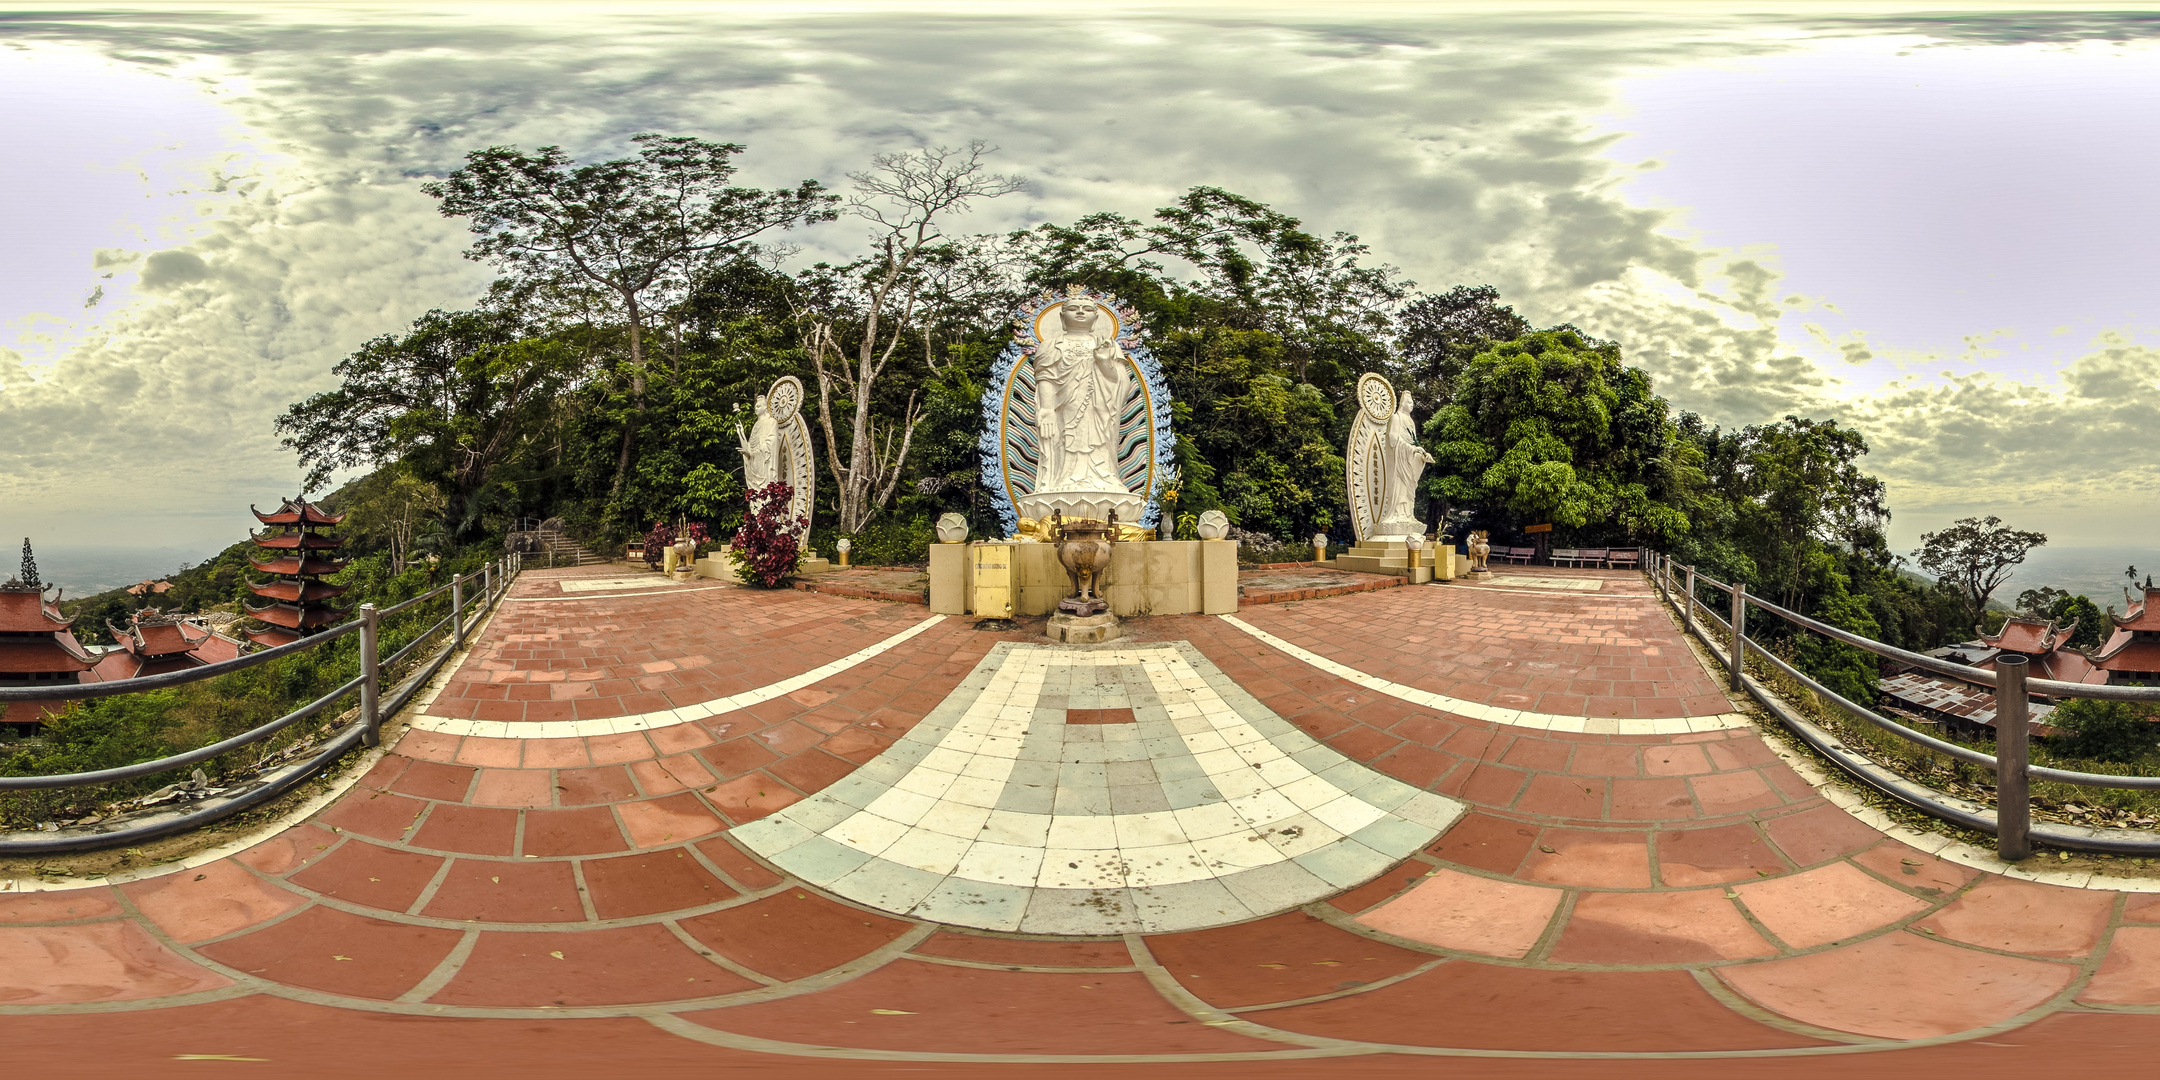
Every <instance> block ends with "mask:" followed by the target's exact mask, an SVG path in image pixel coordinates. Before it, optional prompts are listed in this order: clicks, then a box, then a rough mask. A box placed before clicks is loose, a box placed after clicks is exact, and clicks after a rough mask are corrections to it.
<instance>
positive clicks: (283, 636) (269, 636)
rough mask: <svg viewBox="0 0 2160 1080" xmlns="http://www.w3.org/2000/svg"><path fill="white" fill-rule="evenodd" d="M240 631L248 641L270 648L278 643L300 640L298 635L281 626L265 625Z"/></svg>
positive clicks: (278, 644) (285, 643)
mask: <svg viewBox="0 0 2160 1080" xmlns="http://www.w3.org/2000/svg"><path fill="white" fill-rule="evenodd" d="M241 632H242V633H244V634H246V635H247V638H248V640H249V641H252V642H254V643H255V644H257V645H262V646H265V647H267V648H272V649H274V648H277V647H278V646H280V645H290V644H292V643H293V642H295V641H298V640H300V635H298V634H295V633H293V632H292V631H290V630H287V629H285V628H284V627H282V626H265V627H263V628H262V629H260V630H243V631H241Z"/></svg>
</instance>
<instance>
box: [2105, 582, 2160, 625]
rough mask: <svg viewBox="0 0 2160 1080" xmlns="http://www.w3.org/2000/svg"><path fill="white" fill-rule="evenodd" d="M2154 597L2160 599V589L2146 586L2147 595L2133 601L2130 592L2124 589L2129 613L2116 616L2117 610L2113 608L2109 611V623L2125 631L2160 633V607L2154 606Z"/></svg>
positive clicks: (2125, 604)
mask: <svg viewBox="0 0 2160 1080" xmlns="http://www.w3.org/2000/svg"><path fill="white" fill-rule="evenodd" d="M2154 597H2160V588H2155V587H2154V586H2152V585H2150V584H2147V585H2146V586H2145V594H2144V595H2143V596H2142V597H2139V598H2138V599H2136V600H2132V599H2131V597H2130V590H2128V589H2124V590H2123V603H2124V606H2125V607H2127V608H2128V609H2129V611H2128V612H2127V613H2125V614H2122V615H2117V614H2115V609H2114V608H2112V607H2111V608H2109V609H2108V619H2109V621H2111V622H2113V623H2114V624H2115V625H2116V626H2117V627H2118V628H2120V629H2123V630H2141V631H2146V632H2149V633H2160V606H2155V605H2154V603H2153V598H2154Z"/></svg>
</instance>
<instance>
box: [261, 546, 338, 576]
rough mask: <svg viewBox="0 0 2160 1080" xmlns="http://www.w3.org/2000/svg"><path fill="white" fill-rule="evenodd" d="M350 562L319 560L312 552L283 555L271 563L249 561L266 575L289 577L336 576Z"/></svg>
mask: <svg viewBox="0 0 2160 1080" xmlns="http://www.w3.org/2000/svg"><path fill="white" fill-rule="evenodd" d="M348 561H349V560H346V559H322V558H317V557H316V556H315V555H314V554H313V553H312V552H310V553H304V554H298V555H281V556H279V557H277V558H275V559H272V560H270V561H269V562H256V561H255V560H253V559H249V560H248V565H249V566H252V567H254V568H255V569H257V570H260V571H262V572H263V573H265V574H282V575H285V576H287V577H291V576H293V575H302V576H307V577H313V576H315V575H318V574H335V573H337V572H338V571H340V570H343V569H345V564H346V562H348Z"/></svg>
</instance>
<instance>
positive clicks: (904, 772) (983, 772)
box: [733, 642, 1463, 934]
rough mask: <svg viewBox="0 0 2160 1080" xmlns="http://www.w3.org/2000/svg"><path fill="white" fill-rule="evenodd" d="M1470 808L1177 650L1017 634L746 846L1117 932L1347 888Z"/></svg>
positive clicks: (984, 905) (857, 877)
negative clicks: (1055, 642)
mask: <svg viewBox="0 0 2160 1080" xmlns="http://www.w3.org/2000/svg"><path fill="white" fill-rule="evenodd" d="M1076 711H1078V716H1079V717H1080V718H1082V719H1086V718H1089V717H1090V716H1091V714H1092V715H1100V713H1099V712H1098V711H1106V712H1107V713H1108V716H1109V717H1110V718H1111V719H1110V722H1100V723H1090V722H1073V720H1074V718H1075V717H1074V714H1075V712H1076ZM1128 714H1129V715H1128ZM1462 810H1463V808H1462V804H1460V803H1458V802H1456V801H1454V800H1452V799H1447V798H1443V797H1441V796H1438V795H1433V794H1430V793H1427V792H1421V791H1419V790H1417V789H1416V788H1413V787H1411V786H1409V785H1407V784H1404V783H1401V782H1399V781H1397V780H1394V779H1392V778H1390V777H1387V776H1384V775H1381V774H1380V773H1377V772H1374V771H1373V770H1371V769H1368V768H1366V767H1365V766H1363V765H1360V764H1358V763H1356V762H1354V761H1351V760H1350V759H1348V758H1346V757H1343V756H1342V755H1341V754H1339V753H1336V752H1335V751H1334V750H1332V749H1330V748H1328V747H1326V746H1323V745H1321V744H1319V743H1318V742H1315V741H1314V740H1313V739H1312V738H1310V737H1309V736H1307V735H1305V734H1304V733H1303V732H1301V731H1299V730H1298V729H1297V728H1296V727H1295V726H1293V725H1291V724H1290V723H1289V722H1288V721H1286V720H1284V719H1282V718H1281V717H1279V716H1276V715H1275V714H1274V713H1273V712H1270V711H1269V710H1268V709H1267V708H1266V707H1265V706H1263V705H1261V704H1260V702H1259V701H1258V700H1256V699H1254V698H1253V697H1252V696H1251V695H1249V694H1247V693H1245V692H1244V691H1243V690H1241V689H1239V688H1238V687H1237V686H1236V685H1235V684H1234V683H1232V682H1231V681H1230V679H1229V678H1228V677H1227V676H1225V675H1223V674H1222V673H1221V671H1220V670H1218V669H1217V668H1216V667H1215V666H1214V665H1213V664H1212V663H1210V662H1208V660H1207V659H1206V658H1205V657H1204V656H1202V655H1201V654H1200V652H1199V651H1198V650H1197V649H1194V648H1193V647H1192V646H1191V645H1189V644H1186V643H1184V642H1169V643H1162V644H1145V645H1111V646H1096V647H1067V646H1047V645H1028V644H1016V643H1012V642H1004V643H1000V644H999V645H998V646H997V647H996V648H995V649H993V650H992V651H991V653H990V655H988V656H986V657H985V658H984V659H983V660H982V662H981V663H980V664H978V665H977V666H976V668H975V670H974V672H973V673H972V674H970V675H969V677H968V678H967V680H966V681H964V682H963V683H961V685H960V686H959V687H958V688H957V689H955V690H954V691H953V693H952V694H951V695H950V696H948V697H947V698H946V699H945V701H944V702H942V703H941V704H940V705H939V706H938V707H937V709H935V710H933V711H932V712H931V714H930V715H929V716H928V717H926V718H925V719H924V720H923V722H922V723H921V724H919V725H917V726H916V727H915V729H914V730H913V731H911V732H909V733H908V735H907V737H906V738H904V739H902V740H901V741H899V742H898V743H895V744H894V745H893V746H891V747H889V748H887V749H886V751H885V752H884V753H883V754H881V755H879V756H878V757H877V758H875V759H873V760H871V761H870V763H869V764H867V765H865V766H863V767H862V768H861V769H858V770H856V772H855V773H854V774H853V775H851V776H849V777H848V778H847V779H844V780H842V781H840V782H839V783H837V784H834V785H833V786H831V787H829V788H827V789H825V790H824V791H823V792H820V793H819V794H817V795H815V796H812V797H811V798H809V799H806V800H804V801H802V802H799V803H796V804H795V805H793V806H790V807H788V808H787V809H785V810H782V811H780V812H779V813H776V814H774V815H772V816H770V817H767V818H764V819H762V820H759V821H755V822H752V823H750V824H748V825H744V826H741V827H739V828H737V829H736V830H734V834H733V835H734V836H735V838H736V839H738V840H740V841H742V842H743V843H744V844H746V845H748V846H749V847H750V848H751V849H752V850H754V851H756V852H757V853H758V854H760V855H762V856H764V857H765V858H767V859H769V860H771V861H772V862H773V863H774V864H775V865H777V866H780V867H782V868H783V869H786V870H787V871H789V872H790V873H793V874H795V875H796V876H798V877H800V878H802V879H803V880H805V881H807V882H809V883H810V884H812V885H815V886H817V887H819V888H823V889H828V890H831V891H832V892H834V893H837V894H839V895H841V896H844V897H847V898H848V899H851V900H855V901H858V902H860V903H864V904H868V905H870V906H872V907H877V908H881V909H884V910H887V911H892V912H898V913H905V914H908V915H913V916H915V917H916V918H921V919H929V920H932V921H936V922H944V923H952V924H957V925H961V926H971V927H977V928H981V929H987V930H1005V931H1020V932H1025V933H1041V934H1119V933H1128V932H1163V931H1175V930H1190V929H1198V928H1200V927H1206V926H1215V925H1219V924H1223V923H1231V922H1240V921H1244V920H1247V919H1252V918H1257V917H1260V916H1265V915H1271V914H1274V913H1276V912H1278V911H1283V910H1286V909H1288V908H1292V907H1296V906H1298V905H1301V904H1306V903H1310V902H1312V901H1314V900H1319V899H1322V898H1324V897H1327V896H1331V895H1334V894H1335V893H1338V892H1341V891H1343V890H1345V889H1350V888H1354V887H1356V886H1358V885H1361V884H1363V883H1365V882H1366V881H1369V880H1371V879H1372V878H1374V877H1376V876H1378V875H1379V874H1381V873H1382V872H1384V871H1385V870H1386V869H1387V868H1388V867H1390V866H1393V865H1394V864H1395V863H1397V862H1400V861H1401V860H1402V859H1404V858H1405V857H1407V856H1408V855H1410V854H1411V853H1412V852H1414V851H1416V850H1418V849H1419V848H1420V847H1422V846H1424V845H1425V844H1427V843H1429V842H1431V840H1432V839H1433V838H1434V837H1435V836H1437V835H1438V834H1439V833H1440V831H1441V830H1442V829H1444V828H1446V827H1447V826H1448V825H1449V824H1452V823H1453V822H1454V820H1455V819H1456V818H1457V817H1458V816H1460V815H1461V813H1462Z"/></svg>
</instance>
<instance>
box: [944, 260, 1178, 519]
mask: <svg viewBox="0 0 2160 1080" xmlns="http://www.w3.org/2000/svg"><path fill="white" fill-rule="evenodd" d="M1073 299H1086V300H1090V301H1092V302H1093V303H1094V304H1095V307H1096V316H1095V321H1094V324H1093V326H1092V327H1091V328H1089V329H1090V330H1091V331H1092V336H1093V337H1095V338H1096V339H1098V340H1100V341H1104V342H1114V343H1115V350H1114V355H1116V356H1117V357H1118V358H1119V359H1118V362H1119V363H1122V364H1124V365H1125V366H1126V368H1127V370H1128V371H1129V373H1130V377H1128V378H1125V379H1123V380H1122V392H1123V400H1122V401H1114V402H1110V403H1109V404H1108V408H1109V416H1108V417H1107V419H1108V422H1109V423H1108V434H1109V438H1108V439H1107V440H1103V439H1096V440H1094V441H1093V443H1092V445H1093V446H1095V447H1096V448H1097V450H1096V451H1095V452H1097V453H1105V454H1107V455H1108V457H1107V458H1097V459H1094V460H1095V461H1097V462H1098V463H1099V464H1100V466H1101V468H1100V469H1099V470H1098V472H1099V473H1107V474H1109V475H1108V477H1107V479H1106V481H1105V482H1097V483H1093V484H1089V485H1081V486H1076V485H1072V484H1061V483H1059V482H1057V481H1055V480H1053V479H1052V478H1051V477H1049V476H1047V475H1045V473H1046V469H1047V467H1046V458H1049V457H1051V456H1052V455H1048V454H1046V447H1045V439H1046V437H1047V433H1046V432H1045V430H1044V429H1045V427H1046V426H1053V425H1054V423H1055V422H1054V421H1053V420H1052V419H1051V418H1050V417H1048V416H1043V415H1040V412H1041V411H1042V409H1043V408H1045V406H1044V401H1045V397H1046V394H1045V393H1044V392H1041V390H1042V388H1040V387H1038V385H1037V384H1038V375H1039V372H1038V370H1037V354H1038V352H1039V351H1041V350H1042V349H1044V348H1045V343H1046V341H1052V340H1054V339H1055V338H1058V337H1067V338H1068V339H1069V338H1070V336H1072V335H1071V334H1068V332H1067V331H1066V330H1065V328H1064V327H1063V325H1062V324H1061V323H1060V318H1061V314H1060V313H1061V311H1062V309H1063V308H1064V306H1065V304H1066V303H1067V302H1068V301H1070V300H1073ZM1138 327H1139V320H1138V318H1137V314H1136V313H1135V312H1134V311H1133V310H1132V309H1131V308H1130V307H1127V306H1125V305H1123V304H1121V303H1119V302H1118V300H1117V298H1116V297H1113V296H1109V295H1107V294H1103V293H1097V292H1093V291H1091V290H1088V289H1086V288H1083V287H1081V286H1078V285H1068V286H1066V288H1065V290H1064V292H1063V293H1053V292H1049V291H1045V292H1043V293H1041V294H1040V295H1038V296H1036V297H1034V298H1033V299H1031V300H1029V301H1028V302H1026V303H1024V304H1022V305H1020V307H1019V308H1017V309H1016V310H1015V311H1014V312H1013V340H1012V341H1011V342H1009V343H1008V344H1007V345H1006V346H1005V349H1004V351H1003V352H1001V353H999V354H998V358H997V361H996V362H995V363H994V364H992V365H991V369H990V380H989V385H988V387H987V388H986V389H985V390H984V393H983V404H982V408H983V429H984V430H983V436H982V442H981V444H980V449H981V454H982V477H983V487H984V488H986V489H988V491H989V493H990V501H991V504H992V505H993V506H994V507H995V508H996V509H997V512H998V516H999V519H1000V521H1001V523H1002V524H1003V526H1004V530H1005V534H1006V535H1008V536H1018V535H1021V534H1022V533H1023V532H1026V531H1027V530H1028V528H1030V527H1032V526H1033V525H1034V523H1035V522H1037V521H1043V520H1047V519H1048V518H1049V517H1050V516H1051V515H1052V514H1053V513H1060V514H1063V515H1064V516H1065V517H1067V518H1092V519H1096V520H1105V519H1107V518H1108V517H1109V516H1110V514H1112V513H1115V514H1116V516H1117V520H1118V521H1119V523H1120V524H1123V525H1135V526H1142V527H1150V528H1152V527H1153V526H1154V525H1155V524H1156V521H1157V519H1158V517H1159V514H1160V508H1159V499H1160V496H1161V494H1162V492H1163V490H1164V489H1165V488H1167V487H1169V486H1170V485H1171V484H1173V483H1174V482H1175V478H1176V466H1175V458H1174V456H1173V454H1172V448H1173V446H1174V445H1175V440H1174V437H1173V436H1172V435H1171V433H1170V387H1169V384H1168V383H1167V382H1166V381H1165V380H1164V378H1163V374H1162V369H1161V367H1160V366H1159V365H1157V364H1156V362H1155V358H1154V356H1153V355H1151V354H1150V353H1149V352H1148V350H1147V347H1146V346H1145V345H1142V344H1141V343H1140V339H1139V336H1138V333H1137V330H1138ZM1068 400H1069V399H1068ZM1098 415H1099V414H1098ZM1098 430H1100V429H1098ZM1049 449H1053V450H1058V451H1059V452H1064V451H1063V449H1062V448H1055V447H1053V448H1049ZM1023 523H1025V524H1023Z"/></svg>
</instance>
